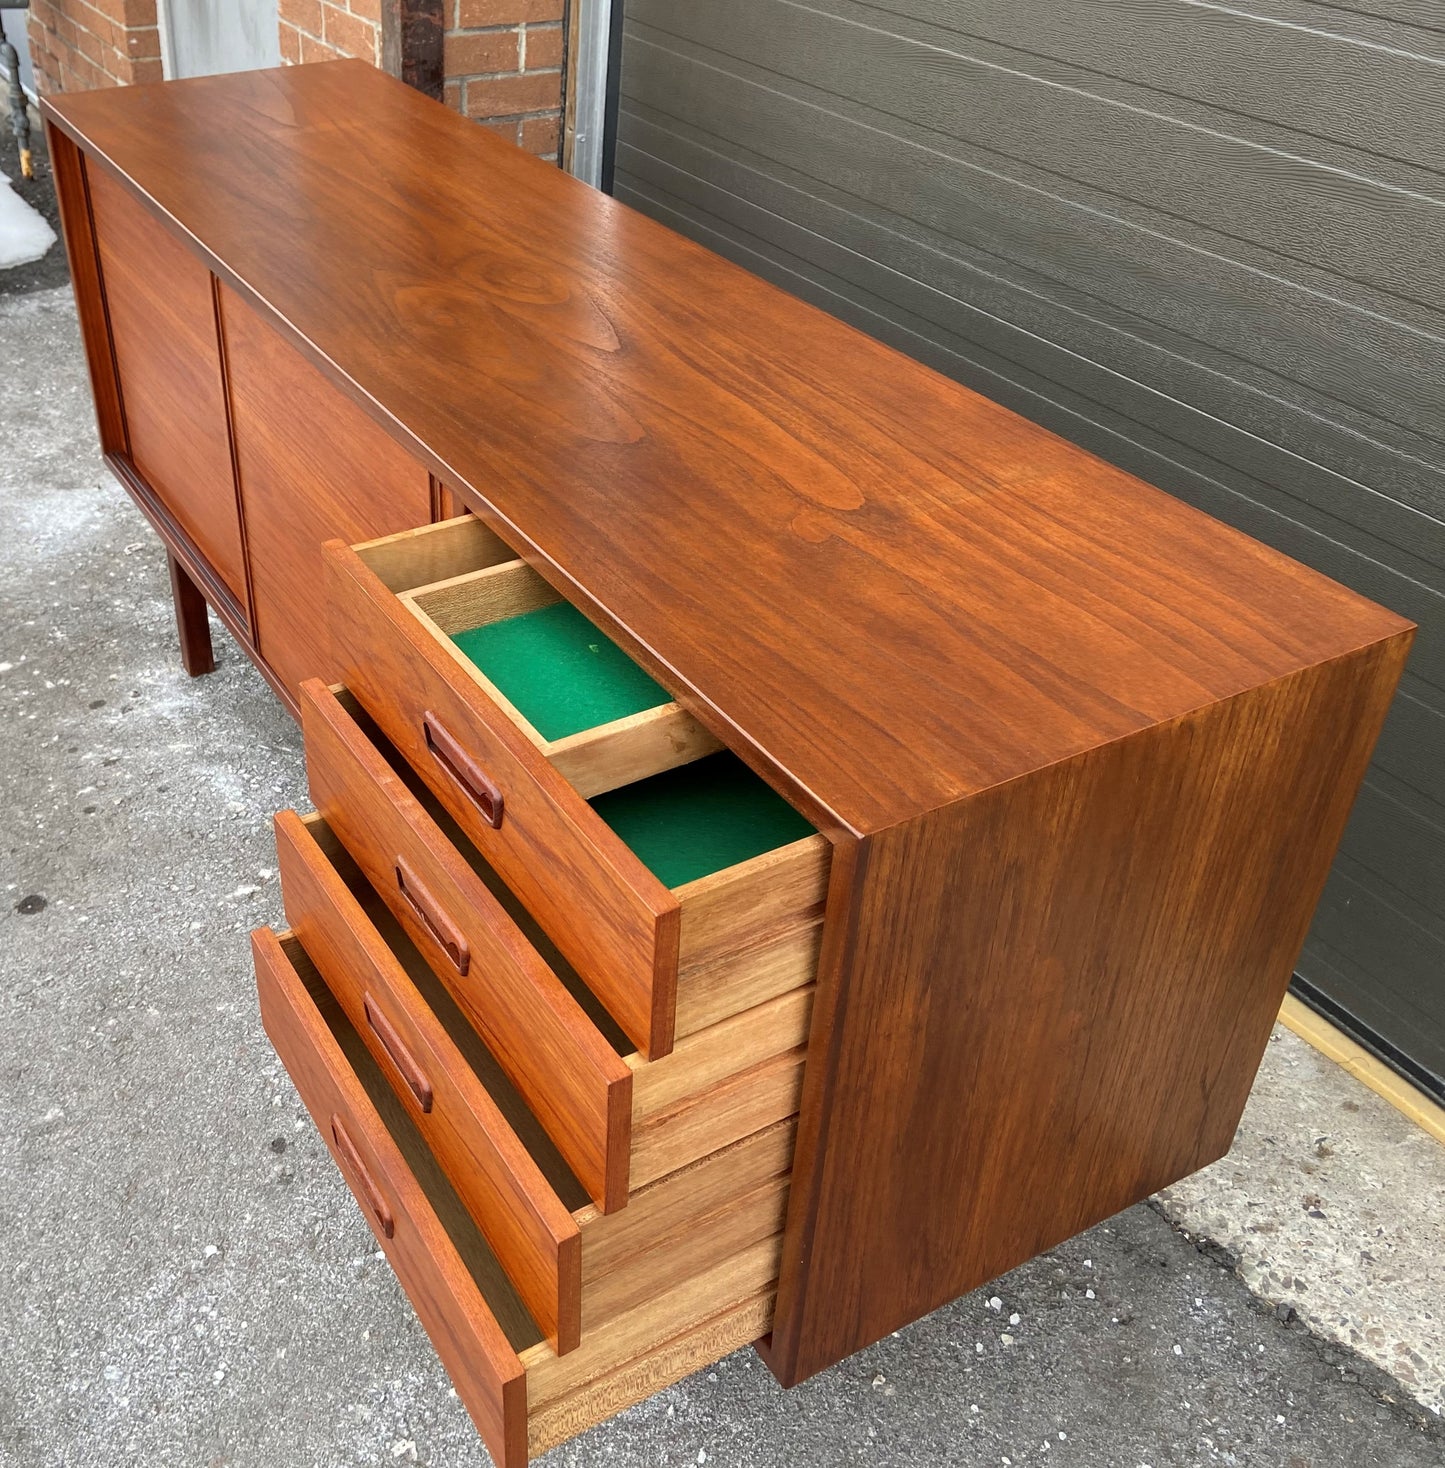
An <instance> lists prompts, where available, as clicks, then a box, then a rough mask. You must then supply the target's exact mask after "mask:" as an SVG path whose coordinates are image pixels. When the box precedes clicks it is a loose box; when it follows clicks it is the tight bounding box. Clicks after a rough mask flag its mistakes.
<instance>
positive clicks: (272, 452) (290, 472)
mask: <svg viewBox="0 0 1445 1468" xmlns="http://www.w3.org/2000/svg"><path fill="white" fill-rule="evenodd" d="M220 306H221V323H222V332H223V335H224V338H225V353H226V365H227V377H228V381H229V384H230V394H231V425H232V432H233V434H234V437H235V446H236V471H237V474H238V476H239V478H240V484H241V500H242V504H243V505H244V507H245V512H246V539H247V546H248V549H249V551H250V557H251V589H252V595H253V597H254V599H255V606H254V608H253V614H252V621H253V625H254V627H255V630H256V640H257V643H258V645H259V647H260V650H261V656H262V658H264V659H265V661H266V663H267V664H268V665H269V666H270V667H271V669H272V670H273V671H274V673H275V674H276V676H277V677H278V679H279V680H280V682H281V683H282V685H283V686H284V687H285V688H287V689H288V690H289V691H290V693H291V695H292V696H293V697H294V696H295V694H296V690H297V689H298V688H299V687H300V686H301V684H302V682H303V681H304V680H305V679H307V678H322V679H324V680H325V681H326V682H328V683H330V682H333V681H335V678H336V675H337V673H336V670H337V665H336V662H335V660H334V658H333V657H332V654H331V646H330V639H329V637H328V635H327V632H326V628H327V613H326V601H325V597H324V595H323V576H322V564H321V544H322V542H323V541H326V540H331V539H333V538H339V539H341V540H345V541H349V542H350V541H362V540H373V539H376V538H377V537H378V536H382V535H390V534H391V533H392V532H394V531H398V530H407V529H410V528H411V527H412V526H416V525H425V524H427V523H428V522H429V521H430V520H431V518H432V489H431V476H430V474H429V473H428V471H427V470H426V469H425V468H424V467H423V466H422V465H421V464H420V463H418V462H417V460H415V459H413V458H412V457H411V455H410V454H408V453H407V452H406V451H405V450H404V449H403V448H401V447H400V446H399V445H398V444H397V443H396V442H395V441H394V440H393V439H391V438H389V437H388V436H387V434H386V433H385V432H384V431H383V430H382V429H381V428H379V427H378V426H377V425H376V423H375V422H373V421H372V419H371V418H369V417H368V416H367V415H366V414H365V413H364V412H363V411H362V409H361V408H359V407H358V406H357V405H356V404H355V403H354V402H352V401H351V399H350V398H347V397H344V396H343V395H342V394H341V393H340V392H339V391H338V390H337V389H336V388H335V387H333V386H332V385H331V384H330V383H329V382H328V381H327V380H326V379H325V378H324V377H323V376H322V375H321V373H320V372H318V371H317V370H316V368H314V367H313V366H311V364H310V363H309V362H307V361H305V360H304V359H303V358H302V356H301V355H300V353H299V352H297V351H296V350H295V348H294V347H292V346H291V345H290V344H289V343H287V342H286V341H284V340H283V339H282V338H281V336H280V335H279V334H278V333H277V332H276V331H274V330H273V329H272V328H271V327H270V326H269V325H268V324H267V323H266V322H265V321H263V320H262V319H261V317H260V316H259V315H258V314H257V313H256V312H255V311H254V310H252V308H251V307H250V306H248V305H246V303H245V302H244V301H242V300H241V298H240V297H239V296H238V295H236V294H235V292H234V291H232V290H231V289H230V288H229V287H225V286H223V287H222V288H221V291H220Z"/></svg>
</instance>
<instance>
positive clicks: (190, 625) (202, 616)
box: [166, 553, 216, 678]
mask: <svg viewBox="0 0 1445 1468" xmlns="http://www.w3.org/2000/svg"><path fill="white" fill-rule="evenodd" d="M166 559H167V560H168V561H169V562H170V567H171V598H172V600H173V601H174V602H175V604H176V631H177V632H178V633H179V634H180V638H181V666H182V667H183V668H184V669H185V670H186V672H188V673H189V674H190V675H191V677H192V678H199V677H200V676H201V674H202V673H209V672H211V671H212V670H213V669H214V668H215V666H216V658H215V654H214V653H213V652H212V651H211V622H210V617H209V616H208V615H207V612H206V599H205V597H203V596H202V595H201V593H200V592H199V591H198V590H197V589H196V583H195V582H194V581H192V580H191V578H190V577H189V576H188V575H187V574H186V569H185V567H184V566H182V565H181V563H180V562H179V561H178V560H176V558H175V557H174V556H173V555H170V554H169V553H168V554H167V556H166Z"/></svg>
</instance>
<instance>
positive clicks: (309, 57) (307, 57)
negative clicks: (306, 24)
mask: <svg viewBox="0 0 1445 1468" xmlns="http://www.w3.org/2000/svg"><path fill="white" fill-rule="evenodd" d="M301 59H302V61H339V60H340V59H341V53H340V52H339V51H338V50H337V49H336V47H335V46H328V45H326V43H325V42H324V41H318V40H316V39H314V38H313V37H311V36H302V37H301Z"/></svg>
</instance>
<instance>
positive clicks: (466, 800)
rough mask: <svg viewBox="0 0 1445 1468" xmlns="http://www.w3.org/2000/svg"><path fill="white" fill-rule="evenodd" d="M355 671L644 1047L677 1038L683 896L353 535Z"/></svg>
mask: <svg viewBox="0 0 1445 1468" xmlns="http://www.w3.org/2000/svg"><path fill="white" fill-rule="evenodd" d="M326 559H327V563H328V576H329V580H328V595H329V598H330V601H331V609H332V641H333V646H334V649H335V652H336V656H337V661H338V664H339V666H340V669H341V675H340V676H341V677H342V679H343V681H344V682H345V683H346V685H347V686H348V687H349V688H350V689H351V690H352V692H353V693H354V694H355V695H356V697H357V698H358V699H359V700H360V702H361V703H362V705H363V706H364V707H365V709H366V710H367V712H368V713H369V714H370V715H371V717H372V718H373V719H375V720H376V722H377V723H378V724H379V725H380V726H381V728H382V729H384V730H385V731H386V734H387V736H388V737H389V738H390V739H391V740H392V742H393V743H394V744H395V745H396V746H397V747H398V749H400V750H401V751H402V753H403V754H405V755H406V757H407V759H408V760H410V762H411V764H412V765H413V767H414V768H415V769H416V770H417V772H418V773H419V774H420V775H421V777H422V778H423V779H424V780H425V781H426V783H427V784H428V786H430V787H431V789H432V790H433V791H434V792H435V793H436V796H437V798H438V799H439V800H440V801H441V802H442V803H443V804H444V805H445V806H446V807H447V809H448V810H449V811H450V812H451V813H452V815H453V816H454V817H455V818H456V820H457V822H458V824H459V825H460V826H461V827H462V829H463V830H464V831H465V832H466V833H467V835H468V837H469V838H470V839H471V840H472V841H473V842H474V843H475V844H476V846H477V848H478V850H480V851H481V853H482V855H483V856H484V857H486V859H487V861H488V862H489V863H490V864H491V865H492V866H493V867H494V868H495V869H496V871H497V872H498V873H499V874H500V876H501V877H502V879H503V880H504V881H505V882H506V883H507V885H508V886H509V887H510V888H511V889H512V890H513V891H514V892H515V893H516V894H517V896H518V897H519V898H520V899H521V901H522V903H523V904H524V905H525V906H526V908H527V910H528V911H529V912H531V913H532V914H533V915H534V916H535V917H536V919H537V921H538V922H539V923H541V925H542V926H543V928H545V929H546V931H547V933H548V935H549V936H550V937H551V939H552V941H553V942H554V943H556V945H557V947H558V948H559V949H560V950H561V952H562V953H563V954H565V955H566V957H567V959H568V961H569V962H570V963H571V964H572V965H573V966H574V967H575V968H576V969H577V971H578V973H580V974H581V975H582V976H583V978H585V979H586V980H587V982H588V984H589V985H590V986H591V988H592V989H593V991H594V993H596V995H597V997H598V998H599V999H601V1000H602V1002H603V1003H604V1004H605V1005H606V1006H607V1008H608V1010H609V1011H610V1012H611V1013H612V1015H613V1016H614V1017H615V1018H616V1020H617V1022H618V1023H619V1024H620V1025H621V1026H622V1028H623V1029H624V1030H625V1031H626V1032H627V1034H628V1036H629V1037H630V1038H631V1039H632V1041H633V1043H634V1044H636V1045H637V1047H638V1049H639V1050H641V1051H642V1052H643V1054H645V1055H648V1056H658V1055H663V1054H666V1053H667V1051H668V1050H670V1049H671V1048H672V1034H673V1020H674V1008H675V1003H676V988H677V964H678V937H679V924H680V917H679V906H678V902H677V899H676V898H675V897H674V896H673V894H672V893H670V892H669V891H668V890H667V888H665V887H664V886H663V885H662V884H661V883H660V882H659V881H658V880H657V879H656V878H655V877H654V876H653V875H652V874H651V873H650V872H649V871H648V870H647V868H646V867H644V866H643V864H642V863H641V862H640V861H639V860H638V859H637V857H636V856H634V855H633V853H632V852H631V851H629V850H628V848H627V847H626V845H624V843H623V842H622V841H621V840H619V839H618V837H617V836H615V835H614V834H613V833H612V831H611V830H609V829H608V827H607V826H606V825H605V824H604V823H603V821H602V820H601V819H600V818H599V817H598V816H597V815H596V813H595V812H594V811H593V810H592V809H591V807H590V806H589V805H588V804H587V802H586V801H585V800H583V798H582V797H581V796H580V795H579V794H578V793H577V791H576V790H575V789H574V788H573V787H572V786H571V785H570V784H568V782H567V781H566V780H565V779H564V778H563V777H562V775H561V774H560V773H558V771H557V770H555V769H553V768H552V766H551V765H550V764H549V763H548V762H547V760H546V759H545V758H544V757H543V755H542V754H541V752H540V751H539V750H538V749H537V748H536V746H535V745H533V744H532V743H531V742H530V741H529V740H528V739H527V738H526V736H525V735H524V734H523V733H522V732H521V730H520V729H518V728H517V726H516V725H515V724H513V723H512V721H511V720H510V719H509V718H508V717H507V716H506V715H505V714H504V713H503V712H502V711H501V710H500V709H498V708H497V707H496V706H495V705H493V704H492V703H491V701H490V700H489V699H488V698H487V697H486V695H485V694H484V693H483V692H482V690H481V689H480V687H478V686H477V685H476V683H474V682H473V681H472V680H471V678H470V677H468V676H467V674H466V672H465V670H464V669H463V668H462V667H461V665H460V663H459V662H458V655H455V654H454V653H453V652H452V651H451V650H450V649H449V648H448V647H446V646H444V645H443V644H442V643H441V642H440V641H438V639H437V638H436V637H435V636H433V635H432V634H431V633H430V632H428V631H427V630H426V629H425V628H424V627H423V626H422V625H421V624H420V622H419V621H418V620H417V618H416V617H415V616H413V615H412V613H411V612H410V611H408V610H407V608H406V607H404V606H403V605H402V603H401V602H400V601H399V600H398V599H397V597H396V596H395V595H394V594H393V593H392V592H391V591H389V590H388V589H387V588H386V586H385V585H383V583H382V582H381V581H380V579H379V578H378V577H377V576H375V575H374V574H373V573H372V572H371V571H370V570H369V569H368V568H367V567H366V566H365V565H364V564H363V563H362V561H361V560H360V558H359V557H358V556H357V555H356V553H355V552H354V551H352V550H351V549H350V548H349V547H348V546H345V545H342V544H340V543H339V542H338V543H333V544H330V545H328V546H327V548H326Z"/></svg>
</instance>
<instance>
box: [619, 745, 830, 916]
mask: <svg viewBox="0 0 1445 1468" xmlns="http://www.w3.org/2000/svg"><path fill="white" fill-rule="evenodd" d="M591 805H592V809H593V810H595V811H596V812H597V814H598V815H600V816H601V817H602V819H603V820H604V821H606V822H607V824H608V825H609V826H611V827H612V829H613V830H614V831H616V832H617V834H618V835H619V836H621V837H622V839H623V840H624V841H625V842H626V843H627V844H628V846H630V847H631V848H632V850H633V851H634V852H636V853H637V855H638V856H639V857H640V858H641V859H642V862H643V864H644V865H645V866H646V867H647V868H648V869H649V870H650V871H651V872H652V874H653V875H654V876H655V877H656V878H657V879H658V880H659V881H660V882H661V883H662V884H663V885H664V886H665V887H681V886H682V885H683V883H684V882H692V881H695V880H696V879H697V878H698V877H705V876H707V875H709V874H710V873H712V872H720V871H724V870H725V869H726V868H728V867H731V866H736V865H737V864H738V863H739V862H744V861H749V860H751V858H753V857H755V856H761V855H762V854H763V853H764V852H765V851H773V850H775V849H776V848H777V847H779V846H787V845H789V844H790V843H791V842H794V841H801V840H802V839H803V838H804V837H805V836H811V835H813V834H814V833H813V827H812V826H810V825H809V824H808V822H807V821H805V820H804V819H803V817H802V816H800V815H799V814H798V812H797V811H795V810H794V809H793V807H792V806H790V805H789V804H788V802H787V801H786V800H784V799H783V798H782V796H781V795H779V794H777V793H776V791H774V790H773V789H772V788H771V786H768V785H765V784H764V783H763V782H762V781H761V780H760V779H758V777H757V776H756V775H755V774H753V772H752V771H751V770H750V769H748V767H747V766H746V765H745V764H744V763H743V762H742V761H741V760H740V759H739V758H738V757H737V756H736V755H735V754H729V753H727V752H723V753H722V754H712V755H709V756H708V757H707V758H706V759H700V760H694V761H693V763H692V764H688V765H681V766H679V767H678V768H677V769H673V770H665V771H663V773H662V774H660V775H653V776H651V777H650V778H649V779H646V780H639V781H638V782H637V783H636V784H635V785H624V786H623V787H622V788H621V789H619V790H609V791H608V792H607V793H606V794H605V795H598V796H595V797H594V798H593V799H592V801H591Z"/></svg>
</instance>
